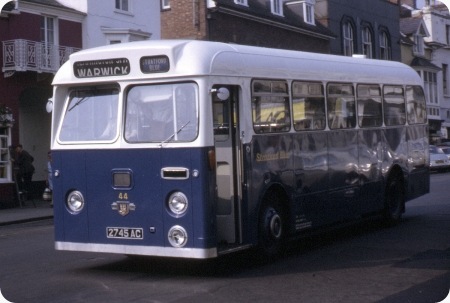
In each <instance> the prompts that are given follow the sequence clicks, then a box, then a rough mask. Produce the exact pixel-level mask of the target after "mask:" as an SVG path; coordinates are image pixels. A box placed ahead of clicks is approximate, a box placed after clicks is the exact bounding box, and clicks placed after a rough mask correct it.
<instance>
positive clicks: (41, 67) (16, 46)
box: [2, 39, 80, 77]
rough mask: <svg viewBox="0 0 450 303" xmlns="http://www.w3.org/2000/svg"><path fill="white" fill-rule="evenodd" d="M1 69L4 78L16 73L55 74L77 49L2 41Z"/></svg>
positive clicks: (22, 41)
mask: <svg viewBox="0 0 450 303" xmlns="http://www.w3.org/2000/svg"><path fill="white" fill-rule="evenodd" d="M2 43H3V67H2V71H3V72H4V73H5V77H7V76H9V75H12V74H13V73H14V72H16V71H22V72H24V71H36V72H38V73H43V72H44V73H56V71H57V70H58V69H59V67H60V66H61V65H62V64H63V63H64V62H66V61H67V60H68V59H69V56H70V54H72V53H74V52H77V51H79V50H80V49H79V48H75V47H68V46H60V45H51V44H46V43H44V42H37V41H29V40H24V39H16V40H8V41H3V42H2Z"/></svg>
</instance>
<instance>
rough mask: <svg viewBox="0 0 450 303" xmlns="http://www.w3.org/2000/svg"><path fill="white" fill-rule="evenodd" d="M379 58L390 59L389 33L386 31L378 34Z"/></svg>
mask: <svg viewBox="0 0 450 303" xmlns="http://www.w3.org/2000/svg"><path fill="white" fill-rule="evenodd" d="M379 40H380V59H382V60H391V59H392V53H391V51H392V48H391V41H390V38H389V35H388V33H387V32H386V31H384V30H383V31H381V32H380V36H379Z"/></svg>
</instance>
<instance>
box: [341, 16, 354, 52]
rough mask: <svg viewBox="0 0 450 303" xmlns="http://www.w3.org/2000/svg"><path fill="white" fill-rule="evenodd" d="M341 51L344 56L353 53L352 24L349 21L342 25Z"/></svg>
mask: <svg viewBox="0 0 450 303" xmlns="http://www.w3.org/2000/svg"><path fill="white" fill-rule="evenodd" d="M342 39H343V47H344V50H343V53H344V56H352V55H353V26H352V25H351V23H350V22H345V23H344V25H343V27H342Z"/></svg>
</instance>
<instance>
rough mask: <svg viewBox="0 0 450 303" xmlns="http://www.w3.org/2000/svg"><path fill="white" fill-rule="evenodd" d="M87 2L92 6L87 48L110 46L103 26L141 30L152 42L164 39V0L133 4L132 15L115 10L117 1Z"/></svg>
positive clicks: (135, 0) (85, 40) (85, 24)
mask: <svg viewBox="0 0 450 303" xmlns="http://www.w3.org/2000/svg"><path fill="white" fill-rule="evenodd" d="M65 1H70V0H65ZM84 1H87V3H88V5H87V16H86V19H85V21H84V22H83V33H84V34H83V48H92V47H96V46H102V45H106V44H109V41H108V39H107V37H106V36H105V34H104V33H103V32H102V27H103V28H116V29H125V30H133V31H141V32H142V33H148V34H149V36H150V37H149V38H150V39H152V40H154V39H160V37H161V35H160V32H161V19H160V4H159V2H160V1H155V0H153V1H148V0H132V1H129V3H130V12H129V13H126V12H120V11H117V10H115V7H114V1H98V0H84ZM173 2H176V1H173Z"/></svg>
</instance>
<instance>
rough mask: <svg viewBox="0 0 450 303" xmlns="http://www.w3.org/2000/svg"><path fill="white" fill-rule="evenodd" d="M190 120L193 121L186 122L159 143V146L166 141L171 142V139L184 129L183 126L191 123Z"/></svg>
mask: <svg viewBox="0 0 450 303" xmlns="http://www.w3.org/2000/svg"><path fill="white" fill-rule="evenodd" d="M189 122H191V121H188V122H186V123H185V124H183V125H182V126H181V127H180V128H179V129H178V130H177V131H176V132H174V133H173V134H171V135H170V136H169V137H168V138H167V139H166V140H164V141H162V142H161V143H160V144H159V146H161V147H162V146H163V144H164V143H167V142H170V141H171V140H172V139H173V138H174V137H175V135H176V134H178V133H179V132H181V130H182V129H183V128H185V127H186V125H188V124H189Z"/></svg>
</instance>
